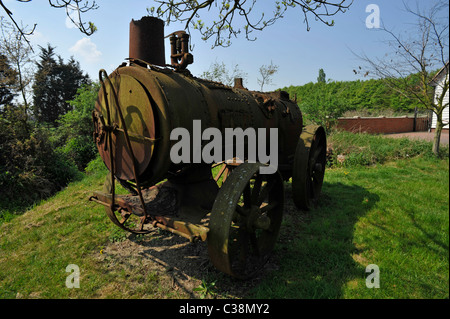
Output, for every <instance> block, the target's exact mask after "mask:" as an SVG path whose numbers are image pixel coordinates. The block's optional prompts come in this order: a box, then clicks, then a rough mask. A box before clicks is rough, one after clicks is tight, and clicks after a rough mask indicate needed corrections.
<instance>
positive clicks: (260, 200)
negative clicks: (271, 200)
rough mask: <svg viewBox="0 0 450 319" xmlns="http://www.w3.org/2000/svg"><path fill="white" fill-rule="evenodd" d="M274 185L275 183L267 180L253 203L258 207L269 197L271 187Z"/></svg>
mask: <svg viewBox="0 0 450 319" xmlns="http://www.w3.org/2000/svg"><path fill="white" fill-rule="evenodd" d="M274 185H275V183H272V182H267V184H266V185H264V187H263V189H262V190H261V192H260V193H259V197H258V200H257V202H256V203H255V204H256V206H258V207H259V206H261V204H262V203H263V201H264V200H265V199H267V198H268V197H269V193H270V192H271V191H272V188H273V186H274Z"/></svg>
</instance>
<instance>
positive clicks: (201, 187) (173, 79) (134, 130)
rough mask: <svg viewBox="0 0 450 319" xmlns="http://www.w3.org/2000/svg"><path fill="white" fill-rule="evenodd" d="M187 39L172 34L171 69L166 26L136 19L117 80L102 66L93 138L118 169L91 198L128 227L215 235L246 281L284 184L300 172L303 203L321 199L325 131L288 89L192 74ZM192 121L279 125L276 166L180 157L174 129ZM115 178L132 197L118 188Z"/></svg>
mask: <svg viewBox="0 0 450 319" xmlns="http://www.w3.org/2000/svg"><path fill="white" fill-rule="evenodd" d="M188 41H189V35H187V34H186V33H184V32H183V31H180V32H175V33H173V34H171V35H170V44H171V65H166V64H165V58H164V24H163V22H162V21H161V20H159V19H156V18H150V17H146V18H143V19H142V20H139V21H134V20H133V21H132V22H131V24H130V58H129V59H128V62H127V63H124V64H122V65H121V66H119V67H118V68H117V69H116V70H115V71H113V72H112V73H111V74H110V75H109V76H108V75H107V74H106V72H105V71H104V70H101V71H100V82H101V89H100V91H99V94H98V100H97V103H96V106H95V110H94V112H93V121H94V139H95V142H96V144H97V147H98V151H99V153H100V155H101V157H102V159H103V161H104V163H105V165H106V166H107V167H108V169H109V171H110V174H109V175H108V177H107V178H106V181H105V186H104V188H103V191H102V192H95V193H94V195H93V196H92V197H91V198H90V199H91V200H93V201H95V202H97V203H100V204H102V205H104V206H105V208H106V212H107V215H108V217H109V218H110V219H111V221H112V222H113V223H115V224H116V225H117V226H119V227H121V228H122V229H125V230H127V231H130V232H133V233H138V234H143V233H147V232H150V231H151V230H152V229H153V228H154V227H159V228H162V229H164V230H168V231H171V232H172V233H175V234H178V235H180V236H183V237H186V238H188V239H189V240H190V241H195V240H201V241H207V244H208V253H209V256H210V259H211V261H212V263H213V264H214V266H215V267H216V268H218V269H219V270H221V271H223V272H225V273H227V274H230V275H232V276H234V277H238V278H248V277H249V276H251V275H253V274H254V273H255V272H256V271H257V270H258V269H260V268H261V267H262V266H263V265H264V263H265V261H266V260H267V257H268V256H269V253H270V252H271V251H272V249H273V247H274V245H275V242H276V239H277V235H278V232H279V229H280V225H281V219H282V215H283V204H284V185H283V180H289V179H290V178H291V177H292V197H293V200H294V202H295V204H296V206H297V207H298V208H300V209H304V210H307V209H309V208H310V207H311V206H313V205H314V204H315V203H316V201H317V200H318V197H319V194H320V191H321V188H322V183H323V178H324V172H325V161H326V135H325V132H324V129H323V128H322V127H320V126H306V127H305V126H303V121H302V114H301V112H300V110H299V108H298V106H297V104H296V103H294V102H293V101H290V100H289V95H288V94H287V93H286V92H282V91H281V92H280V91H279V92H272V93H261V92H252V91H248V90H246V89H245V88H244V87H243V86H242V82H241V81H239V80H237V81H236V83H235V86H234V87H228V86H225V85H223V84H221V83H217V82H212V81H206V80H202V79H198V78H195V77H193V76H192V75H191V74H190V72H189V71H188V70H186V66H187V65H188V64H190V63H192V62H193V57H192V55H191V54H190V53H189V49H188ZM193 120H201V125H202V129H205V128H208V127H215V128H218V129H220V130H221V131H222V132H223V131H224V129H225V128H238V127H240V128H243V129H245V128H255V129H256V128H278V163H279V164H278V171H277V172H276V173H274V174H270V175H264V174H260V172H259V169H260V167H261V166H263V165H265V164H262V163H259V162H256V163H255V162H250V161H244V162H243V163H242V162H241V164H239V163H237V162H236V161H233V160H232V159H231V158H230V159H227V160H225V161H223V162H221V163H215V164H206V163H197V164H183V163H181V164H174V163H172V161H171V159H170V150H171V147H172V146H173V145H174V144H175V143H176V141H172V140H170V138H169V137H170V133H171V131H172V130H173V129H175V128H179V127H182V128H185V129H187V130H188V131H189V132H190V133H192V130H193ZM191 136H192V134H191ZM191 145H192V144H191ZM212 169H213V170H214V171H215V173H214V175H215V176H213V173H212ZM221 182H222V183H221ZM117 183H119V184H121V185H122V186H123V188H124V189H126V190H127V191H128V192H129V194H118V191H116V184H117ZM219 185H221V187H219ZM120 193H123V189H122V191H121V192H120Z"/></svg>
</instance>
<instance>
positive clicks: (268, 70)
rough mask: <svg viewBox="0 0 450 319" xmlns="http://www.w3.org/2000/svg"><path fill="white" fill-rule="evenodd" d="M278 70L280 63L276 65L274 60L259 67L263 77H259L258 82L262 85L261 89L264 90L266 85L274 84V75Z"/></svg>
mask: <svg viewBox="0 0 450 319" xmlns="http://www.w3.org/2000/svg"><path fill="white" fill-rule="evenodd" d="M277 72H278V65H274V64H273V63H272V61H270V64H269V65H263V66H261V67H260V68H259V74H260V75H261V78H258V84H259V85H260V86H261V91H262V90H263V88H264V85H269V84H272V77H273V75H274V74H275V73H277Z"/></svg>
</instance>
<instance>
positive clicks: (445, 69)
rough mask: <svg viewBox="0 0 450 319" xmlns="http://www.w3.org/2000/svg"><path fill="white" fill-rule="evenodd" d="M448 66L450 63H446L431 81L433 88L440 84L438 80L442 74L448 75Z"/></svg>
mask: <svg viewBox="0 0 450 319" xmlns="http://www.w3.org/2000/svg"><path fill="white" fill-rule="evenodd" d="M448 64H449V61H447V63H445V65H444V66H443V67H442V68H441V69H440V70H439V72H438V73H436V75H435V76H434V77H433V78H432V79H431V81H430V85H431V86H436V85H437V84H438V82H439V81H438V80H437V79H438V78H440V77H441V75H442V74H444V71H445V73H446V74H447V73H448Z"/></svg>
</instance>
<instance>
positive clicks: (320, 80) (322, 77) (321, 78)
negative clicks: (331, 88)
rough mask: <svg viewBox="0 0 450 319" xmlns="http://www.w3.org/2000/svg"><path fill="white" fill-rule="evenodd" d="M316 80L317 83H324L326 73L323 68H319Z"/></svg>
mask: <svg viewBox="0 0 450 319" xmlns="http://www.w3.org/2000/svg"><path fill="white" fill-rule="evenodd" d="M317 82H318V83H326V82H327V81H326V75H325V71H324V70H323V69H320V70H319V76H318V77H317Z"/></svg>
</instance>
